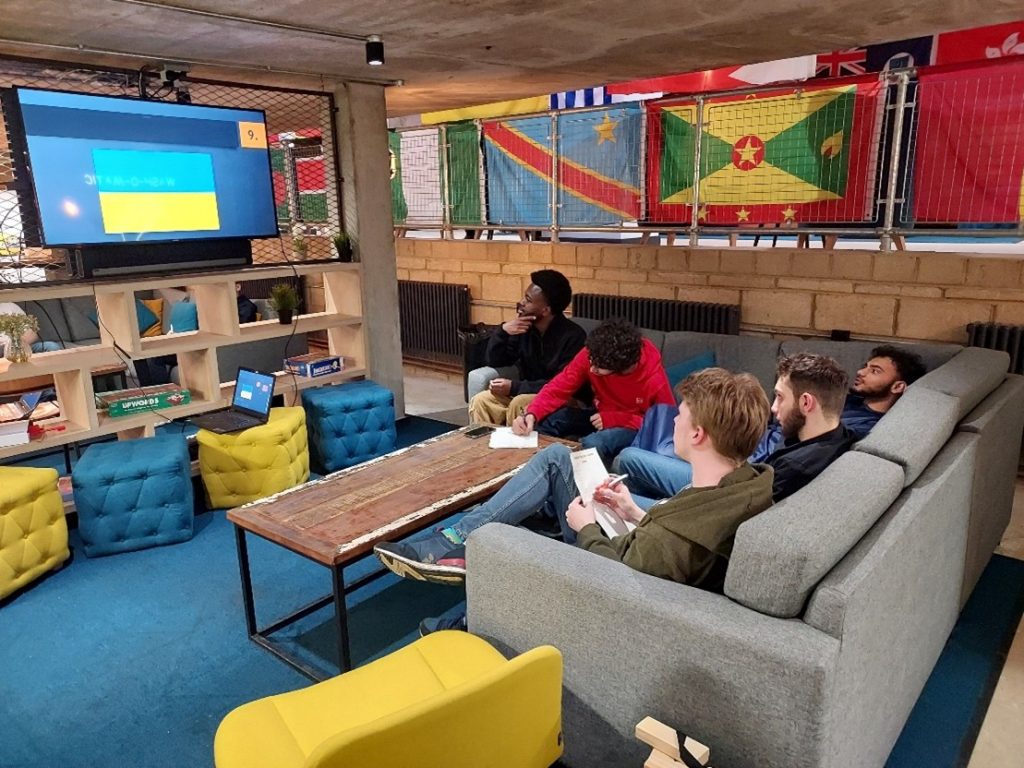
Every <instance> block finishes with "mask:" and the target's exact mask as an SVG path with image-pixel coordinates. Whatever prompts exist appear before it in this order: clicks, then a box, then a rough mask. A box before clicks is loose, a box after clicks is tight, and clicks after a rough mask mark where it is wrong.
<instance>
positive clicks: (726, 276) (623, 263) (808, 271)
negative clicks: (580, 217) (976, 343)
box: [396, 238, 1024, 343]
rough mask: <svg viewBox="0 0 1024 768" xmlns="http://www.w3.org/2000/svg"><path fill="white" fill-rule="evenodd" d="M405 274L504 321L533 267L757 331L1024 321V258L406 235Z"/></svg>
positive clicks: (926, 331)
mask: <svg viewBox="0 0 1024 768" xmlns="http://www.w3.org/2000/svg"><path fill="white" fill-rule="evenodd" d="M396 253H397V257H398V277H399V279H407V280H428V281H431V282H445V283H465V284H468V285H469V287H470V292H471V295H472V299H473V304H472V310H471V313H472V320H473V322H477V321H481V322H486V323H496V322H500V321H501V320H503V319H507V318H508V316H509V312H508V310H509V308H510V307H511V306H512V305H513V304H514V303H515V302H516V301H517V300H518V299H519V298H520V297H521V296H522V295H523V291H524V290H525V289H526V287H527V286H528V285H529V282H530V277H529V274H530V272H532V271H533V270H535V269H541V268H544V267H551V268H553V269H558V270H560V271H561V272H563V273H564V274H565V275H566V276H567V277H568V278H569V279H570V280H571V281H572V285H573V290H575V291H578V292H581V293H603V294H613V295H624V296H647V297H651V298H660V299H684V300H689V301H710V302H722V303H727V304H740V305H741V307H742V319H743V329H744V331H747V332H755V333H756V332H762V333H794V334H804V335H827V334H828V332H829V331H831V330H832V329H845V330H849V331H851V332H852V333H853V335H854V336H859V337H867V338H874V337H886V338H888V337H896V338H902V339H935V340H943V341H955V342H959V343H964V342H965V341H966V332H965V330H964V326H965V325H966V324H967V323H968V322H973V321H996V322H1000V323H1013V324H1016V323H1021V324H1024V270H1022V266H1024V260H1018V259H1014V258H999V257H996V256H979V255H971V254H947V253H922V252H912V253H875V252H870V251H845V250H843V251H823V250H809V249H808V250H795V249H784V248H772V249H745V248H726V249H722V250H716V249H711V248H696V249H691V248H684V247H667V246H638V247H631V246H624V245H575V244H564V243H554V244H553V243H509V242H491V241H445V240H416V239H407V238H399V239H398V240H396Z"/></svg>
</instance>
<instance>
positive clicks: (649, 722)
mask: <svg viewBox="0 0 1024 768" xmlns="http://www.w3.org/2000/svg"><path fill="white" fill-rule="evenodd" d="M636 737H637V738H638V739H640V741H642V742H643V743H644V744H647V745H648V746H650V747H653V748H654V749H655V750H656V751H659V752H663V753H664V754H666V755H668V756H669V757H670V758H671V759H672V760H674V761H678V760H679V759H680V756H679V740H678V734H677V732H676V730H675V728H672V727H670V726H667V725H665V724H664V723H662V722H660V721H658V720H655V719H654V718H653V717H645V718H644V719H643V720H641V721H640V722H639V723H637V725H636ZM683 747H684V748H685V749H686V751H687V752H689V753H690V754H691V755H693V756H694V757H695V758H696V759H697V761H698V762H699V763H700V764H701V765H707V763H708V760H709V759H710V758H711V750H710V749H708V748H707V747H706V746H705V745H703V744H701V743H700V742H699V741H697V740H696V739H691V738H690V737H689V736H687V737H686V742H685V744H683Z"/></svg>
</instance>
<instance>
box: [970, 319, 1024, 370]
mask: <svg viewBox="0 0 1024 768" xmlns="http://www.w3.org/2000/svg"><path fill="white" fill-rule="evenodd" d="M967 346H969V347H985V348H986V349H1001V350H1002V351H1003V352H1007V353H1009V355H1010V373H1024V325H999V324H998V323H968V324H967Z"/></svg>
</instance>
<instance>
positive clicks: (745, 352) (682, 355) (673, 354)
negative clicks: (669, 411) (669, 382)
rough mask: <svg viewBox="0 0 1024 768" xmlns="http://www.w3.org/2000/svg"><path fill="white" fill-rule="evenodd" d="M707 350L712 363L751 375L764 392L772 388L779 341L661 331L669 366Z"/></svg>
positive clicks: (665, 361) (664, 357) (757, 337)
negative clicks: (713, 361) (711, 354)
mask: <svg viewBox="0 0 1024 768" xmlns="http://www.w3.org/2000/svg"><path fill="white" fill-rule="evenodd" d="M709 350H710V351H712V352H714V354H715V365H720V366H721V367H723V368H726V369H727V370H730V371H736V372H740V371H745V372H747V373H752V374H754V376H756V377H757V380H758V381H760V382H761V386H763V387H764V389H765V391H766V392H771V391H772V390H773V389H774V388H775V363H776V360H777V359H778V356H779V342H778V341H776V340H774V339H768V338H762V337H760V336H730V335H727V334H723V333H697V332H694V331H672V332H670V333H667V334H665V347H664V349H663V350H662V359H663V361H664V363H665V365H666V366H671V365H674V364H675V363H678V362H681V361H683V360H687V359H689V358H692V357H695V356H696V355H699V354H702V353H704V352H707V351H709Z"/></svg>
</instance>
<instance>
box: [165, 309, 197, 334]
mask: <svg viewBox="0 0 1024 768" xmlns="http://www.w3.org/2000/svg"><path fill="white" fill-rule="evenodd" d="M164 314H165V315H166V316H167V317H168V324H167V332H168V333H184V332H185V331H198V330H199V314H198V310H197V307H196V305H195V304H194V303H192V302H191V301H179V302H177V303H176V304H173V305H172V306H171V311H170V312H165V313H164Z"/></svg>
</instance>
